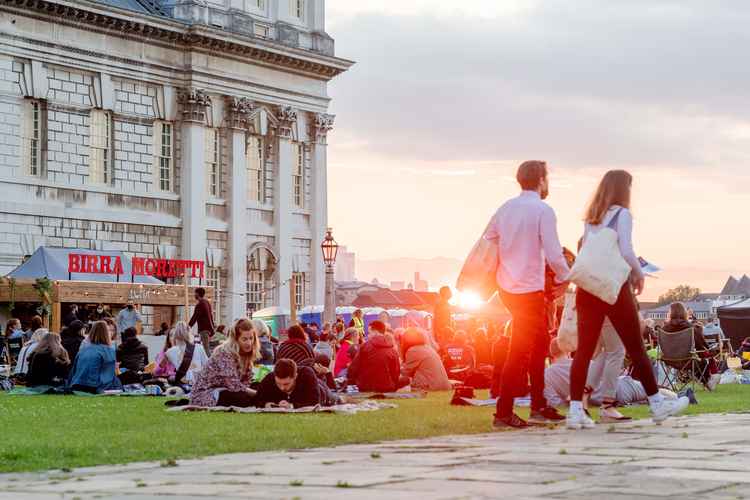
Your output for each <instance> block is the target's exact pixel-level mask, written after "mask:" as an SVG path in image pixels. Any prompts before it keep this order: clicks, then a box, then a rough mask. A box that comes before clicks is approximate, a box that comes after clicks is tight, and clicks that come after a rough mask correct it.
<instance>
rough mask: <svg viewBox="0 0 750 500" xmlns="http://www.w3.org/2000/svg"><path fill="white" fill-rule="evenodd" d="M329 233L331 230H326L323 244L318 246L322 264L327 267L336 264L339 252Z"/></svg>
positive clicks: (337, 245)
mask: <svg viewBox="0 0 750 500" xmlns="http://www.w3.org/2000/svg"><path fill="white" fill-rule="evenodd" d="M331 232H332V230H331V228H328V230H327V231H326V237H325V238H324V239H323V243H321V244H320V248H321V249H322V250H323V262H325V264H326V265H327V266H333V265H334V264H335V263H336V255H337V254H338V252H339V244H338V243H336V240H334V239H333V234H331Z"/></svg>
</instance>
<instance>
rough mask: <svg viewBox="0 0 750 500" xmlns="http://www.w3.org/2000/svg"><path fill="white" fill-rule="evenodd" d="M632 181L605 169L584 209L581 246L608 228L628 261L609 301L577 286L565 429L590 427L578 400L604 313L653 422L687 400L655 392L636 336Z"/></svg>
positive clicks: (639, 274)
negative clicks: (635, 376) (574, 345)
mask: <svg viewBox="0 0 750 500" xmlns="http://www.w3.org/2000/svg"><path fill="white" fill-rule="evenodd" d="M632 184H633V178H632V176H631V175H630V174H629V173H628V172H626V171H624V170H611V171H609V172H607V173H606V174H605V175H604V178H603V179H602V180H601V182H600V183H599V187H598V188H597V190H596V193H595V194H594V198H593V200H592V201H591V203H590V205H589V207H588V209H587V211H586V217H585V222H586V225H585V232H584V236H583V240H584V243H583V244H584V245H585V244H586V238H587V237H588V236H589V235H590V234H592V233H596V232H598V231H600V230H601V229H602V228H605V227H609V228H612V229H614V230H615V231H616V232H617V239H618V245H619V249H620V253H621V254H622V257H623V259H625V261H626V262H627V263H628V264H629V265H630V268H631V272H630V278H629V279H628V280H626V282H625V284H623V286H622V288H621V289H620V293H619V295H618V297H617V301H616V302H615V303H614V304H613V305H609V304H607V303H606V302H604V301H602V300H601V299H599V298H598V297H596V296H594V295H592V294H590V293H588V292H587V291H585V290H583V289H581V288H580V287H579V288H578V291H577V295H576V307H577V310H578V350H577V351H576V354H575V357H574V358H573V364H572V365H571V368H570V411H569V412H568V416H567V427H568V428H569V429H582V428H585V429H590V428H592V427H594V425H595V424H594V421H593V420H592V419H591V418H590V417H588V416H587V415H586V413H585V412H584V409H583V403H582V400H583V391H584V387H585V385H586V375H587V373H588V369H589V363H590V362H591V358H592V356H593V354H594V350H595V349H596V346H597V344H598V342H599V336H600V334H601V331H602V326H603V324H604V318H605V317H606V318H609V319H610V321H611V322H612V325H613V326H614V328H615V330H616V331H617V335H618V336H619V337H620V340H622V343H623V345H624V346H625V350H626V351H627V353H628V354H629V355H630V359H631V360H632V363H633V365H634V367H635V369H636V370H637V371H638V373H640V374H641V376H642V380H641V382H642V383H643V386H644V388H645V389H646V394H647V395H648V402H649V406H650V407H651V415H652V418H653V420H654V422H656V423H659V422H662V421H664V420H665V419H666V418H668V417H669V416H671V415H676V414H677V413H679V412H681V411H682V410H684V409H685V408H686V407H687V405H688V404H689V400H688V398H685V397H683V398H678V399H675V400H665V399H664V397H663V396H662V395H661V394H659V389H658V387H657V385H656V378H655V377H654V372H653V369H652V368H651V364H650V363H649V360H648V356H647V355H646V349H645V347H644V345H643V340H642V338H641V322H640V317H639V316H638V307H637V304H636V300H635V296H636V295H639V294H640V293H641V292H642V291H643V285H644V274H643V270H642V269H641V265H640V263H639V262H638V258H637V257H636V254H635V252H634V251H633V242H632V234H633V218H632V216H631V214H630V193H631V187H632Z"/></svg>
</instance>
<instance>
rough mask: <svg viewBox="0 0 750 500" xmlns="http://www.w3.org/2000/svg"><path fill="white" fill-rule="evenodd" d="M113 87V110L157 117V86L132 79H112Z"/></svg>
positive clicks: (127, 113)
mask: <svg viewBox="0 0 750 500" xmlns="http://www.w3.org/2000/svg"><path fill="white" fill-rule="evenodd" d="M112 86H113V87H114V89H115V111H116V112H117V113H122V114H126V115H133V116H145V117H148V118H157V117H159V116H160V113H158V112H157V110H158V102H157V93H158V87H156V86H155V85H150V84H147V83H142V82H137V81H133V80H120V79H116V80H112Z"/></svg>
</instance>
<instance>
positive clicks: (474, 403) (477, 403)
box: [461, 398, 531, 408]
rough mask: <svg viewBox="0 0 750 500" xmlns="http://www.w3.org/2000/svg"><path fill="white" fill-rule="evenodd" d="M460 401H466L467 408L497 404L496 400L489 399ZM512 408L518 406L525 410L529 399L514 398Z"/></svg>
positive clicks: (529, 403) (528, 404)
mask: <svg viewBox="0 0 750 500" xmlns="http://www.w3.org/2000/svg"><path fill="white" fill-rule="evenodd" d="M461 399H462V400H464V401H466V405H467V406H495V405H496V404H497V399H496V398H489V399H473V398H461ZM513 405H514V406H520V407H522V408H527V407H529V406H531V398H516V401H515V403H513Z"/></svg>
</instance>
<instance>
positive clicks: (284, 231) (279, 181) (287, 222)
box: [273, 107, 297, 309]
mask: <svg viewBox="0 0 750 500" xmlns="http://www.w3.org/2000/svg"><path fill="white" fill-rule="evenodd" d="M277 118H278V120H279V123H278V126H277V136H278V139H279V144H278V155H277V161H276V177H275V179H274V181H275V182H274V197H273V199H274V202H273V204H274V207H273V209H274V226H275V231H276V234H275V236H276V249H277V252H278V258H279V261H278V263H277V272H276V274H277V279H278V280H279V282H278V293H277V295H276V298H277V299H278V305H279V306H280V307H282V308H284V309H288V308H289V307H290V302H291V301H290V297H289V293H290V290H289V283H290V279H291V277H292V271H293V269H292V260H293V259H294V249H293V246H292V233H293V224H294V215H293V213H292V212H293V210H294V200H293V199H292V189H293V186H292V169H293V166H294V161H295V158H294V149H293V148H292V140H293V138H294V137H293V134H292V129H293V127H294V126H295V125H296V122H297V111H295V110H294V109H292V108H290V107H283V108H281V109H280V110H279V111H278V113H277Z"/></svg>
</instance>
